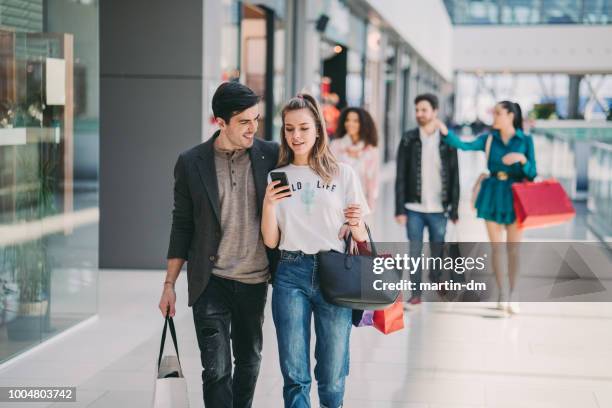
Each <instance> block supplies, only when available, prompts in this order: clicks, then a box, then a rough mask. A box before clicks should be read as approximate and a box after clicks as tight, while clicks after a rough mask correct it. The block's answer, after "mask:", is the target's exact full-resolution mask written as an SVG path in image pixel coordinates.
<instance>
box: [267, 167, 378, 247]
mask: <svg viewBox="0 0 612 408" xmlns="http://www.w3.org/2000/svg"><path fill="white" fill-rule="evenodd" d="M338 165H339V172H338V174H337V175H336V176H335V177H334V178H333V179H332V181H331V183H329V184H327V183H325V182H324V181H323V179H321V177H319V176H318V175H317V173H315V172H314V171H313V170H312V169H311V168H310V166H296V165H293V164H289V165H287V166H284V167H280V168H278V169H275V170H273V171H275V172H281V171H284V172H285V173H287V179H288V181H289V186H290V187H291V192H292V195H291V197H287V198H284V199H282V200H281V201H279V202H278V204H277V205H276V218H277V220H278V226H279V228H280V231H281V234H280V243H279V249H284V250H287V251H298V250H299V251H302V252H304V253H306V254H316V253H317V252H319V251H330V250H336V251H339V252H343V251H344V241H343V240H341V239H339V238H338V233H339V231H340V228H341V227H342V224H343V223H344V221H346V219H345V217H344V209H345V208H346V207H348V205H349V204H359V205H360V206H361V215H362V216H365V215H367V214H369V213H370V208H369V207H368V203H367V201H366V199H365V196H364V195H363V191H362V190H361V184H360V181H359V179H358V178H357V175H356V174H355V172H354V170H353V169H352V168H351V167H350V166H349V165H347V164H344V163H339V164H338ZM268 182H270V175H269V174H268Z"/></svg>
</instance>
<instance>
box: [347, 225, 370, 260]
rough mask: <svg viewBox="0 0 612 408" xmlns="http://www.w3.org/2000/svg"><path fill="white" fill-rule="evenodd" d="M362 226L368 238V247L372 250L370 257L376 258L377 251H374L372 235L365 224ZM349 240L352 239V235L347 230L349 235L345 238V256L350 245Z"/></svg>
mask: <svg viewBox="0 0 612 408" xmlns="http://www.w3.org/2000/svg"><path fill="white" fill-rule="evenodd" d="M363 224H364V225H365V228H366V231H367V232H368V238H369V240H370V247H371V248H372V256H374V257H376V256H377V255H378V251H377V250H376V245H374V240H373V239H372V233H371V232H370V227H369V226H368V224H366V223H365V222H364V223H363ZM351 238H353V233H352V232H351V230H350V229H349V233H348V235H347V236H346V238H345V243H346V247H345V248H346V249H345V251H344V253H345V254H347V255H348V252H349V248H350V244H351Z"/></svg>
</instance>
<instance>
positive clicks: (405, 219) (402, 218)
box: [395, 214, 408, 225]
mask: <svg viewBox="0 0 612 408" xmlns="http://www.w3.org/2000/svg"><path fill="white" fill-rule="evenodd" d="M395 222H397V223H398V224H399V225H406V223H407V222H408V216H407V215H405V214H401V215H396V216H395Z"/></svg>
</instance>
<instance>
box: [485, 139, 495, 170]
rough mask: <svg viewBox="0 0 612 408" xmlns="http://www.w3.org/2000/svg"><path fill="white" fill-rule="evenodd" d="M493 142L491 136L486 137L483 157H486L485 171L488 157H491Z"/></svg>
mask: <svg viewBox="0 0 612 408" xmlns="http://www.w3.org/2000/svg"><path fill="white" fill-rule="evenodd" d="M492 142H493V136H491V135H489V136H487V142H486V143H485V156H486V157H487V169H488V168H489V156H490V155H491V143H492Z"/></svg>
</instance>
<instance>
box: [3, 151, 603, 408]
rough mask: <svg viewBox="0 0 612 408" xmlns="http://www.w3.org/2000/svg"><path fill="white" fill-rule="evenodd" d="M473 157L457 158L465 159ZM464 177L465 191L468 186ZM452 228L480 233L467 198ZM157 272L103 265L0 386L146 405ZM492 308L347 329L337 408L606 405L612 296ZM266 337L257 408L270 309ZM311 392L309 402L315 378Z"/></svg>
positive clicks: (261, 404)
mask: <svg viewBox="0 0 612 408" xmlns="http://www.w3.org/2000/svg"><path fill="white" fill-rule="evenodd" d="M470 157H471V156H462V161H463V163H465V162H466V158H467V159H468V160H469V158H470ZM475 173H476V171H473V172H472V173H471V174H472V175H473V174H475ZM463 174H466V173H463ZM467 174H468V176H465V177H467V180H462V184H463V185H464V186H465V185H467V186H469V185H470V183H471V180H470V179H469V174H470V173H467ZM390 188H391V187H390V185H389V184H386V185H385V188H383V190H382V197H383V198H382V201H381V206H380V208H379V216H378V218H376V221H375V224H376V226H375V228H374V229H375V235H377V239H383V237H384V238H385V239H386V240H400V239H403V231H402V229H401V228H399V227H397V226H394V225H393V224H392V222H391V221H390V217H389V216H388V214H392V211H391V210H390V208H391V205H392V203H391V199H392V195H391V196H390V195H389V194H391V191H390ZM380 214H387V216H385V217H383V216H382V215H380ZM580 222H581V221H580V219H578V220H576V221H575V223H576V224H574V225H577V227H576V228H575V229H572V228H573V227H569V226H568V227H566V229H567V231H566V232H565V233H566V234H567V236H563V238H564V239H567V238H575V239H589V236H588V232H585V231H584V230H583V229H581V227H580ZM383 225H384V227H383ZM576 231H578V232H576ZM457 235H458V236H459V238H460V239H461V240H465V241H469V240H474V241H481V240H484V239H485V236H484V227H483V226H482V223H481V222H480V221H478V220H476V219H475V218H474V217H473V215H472V213H471V211H470V209H469V206H468V205H467V204H464V205H463V207H462V220H461V222H460V223H459V225H458V230H457ZM538 238H540V237H539V236H538V235H537V234H535V236H533V237H531V238H530V239H534V240H537V239H538ZM163 278H164V273H163V272H162V271H154V272H151V271H110V270H106V271H102V272H101V273H100V282H99V302H100V303H99V314H98V317H97V318H96V319H94V320H92V321H90V322H88V323H86V324H85V325H83V326H82V327H80V328H79V329H78V330H75V331H73V332H71V333H68V334H67V335H64V336H62V337H61V338H59V339H57V340H53V341H51V342H49V343H47V344H45V345H43V346H41V347H40V348H38V349H37V350H35V351H34V352H32V353H29V354H28V355H27V356H25V357H23V358H20V359H18V360H16V361H15V362H14V363H12V364H9V365H7V366H6V367H4V368H3V369H1V370H0V386H10V385H19V386H24V385H45V386H49V385H57V386H69V385H75V386H77V401H78V402H77V403H66V404H64V405H65V406H66V407H112V408H122V407H129V408H138V407H150V406H151V399H152V392H153V384H154V368H155V362H156V358H157V352H158V347H159V336H160V332H161V328H162V325H163V320H162V318H161V316H160V314H159V311H158V310H157V302H158V300H159V295H160V288H161V282H162V281H163ZM186 294H187V288H186V278H185V274H182V275H181V278H180V279H179V282H178V284H177V295H178V301H177V316H176V318H175V321H176V326H177V330H178V334H179V350H180V352H181V361H182V364H183V371H184V374H185V377H186V379H187V384H188V390H189V396H190V402H191V407H202V405H203V404H202V389H201V381H200V372H201V366H200V359H199V350H198V347H197V342H196V336H195V332H194V326H193V320H192V315H191V310H190V309H189V308H187V306H186V304H187V299H186ZM492 306H493V305H491V304H488V303H480V304H479V303H462V304H459V303H425V304H422V305H420V306H417V307H412V308H410V309H409V310H407V311H406V316H405V322H406V328H405V329H404V330H403V331H401V332H398V333H394V334H392V335H389V336H384V335H382V334H379V333H378V332H376V331H375V330H373V329H371V328H359V329H354V331H353V333H352V337H351V368H350V375H349V377H348V380H347V389H346V400H345V406H346V407H359V408H370V407H372V408H374V407H375V408H384V407H394V408H475V407H480V408H482V407H487V408H502V407H508V408H517V407H525V408H553V407H555V408H564V407H567V408H609V407H612V303H524V304H522V309H521V313H520V314H519V315H516V316H513V317H510V318H508V317H505V316H503V315H502V314H500V313H499V312H498V311H497V310H495V309H493V308H492ZM264 336H265V337H264V351H263V363H262V367H261V373H260V377H259V382H258V385H257V390H256V396H255V404H254V406H255V407H258V408H274V407H281V406H282V397H281V394H282V379H281V375H280V370H279V365H278V357H277V353H276V341H275V334H274V326H273V323H272V319H271V313H270V308H269V305H268V308H267V310H266V320H265V323H264ZM169 346H170V343H169V344H168V345H167V347H169ZM312 398H313V406H317V405H316V400H317V397H316V383H314V384H313V389H312ZM0 406H2V407H4V406H7V407H9V406H15V407H30V406H32V407H41V406H53V407H58V406H62V404H53V405H49V404H44V403H37V404H25V403H21V404H8V403H4V404H2V403H0Z"/></svg>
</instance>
